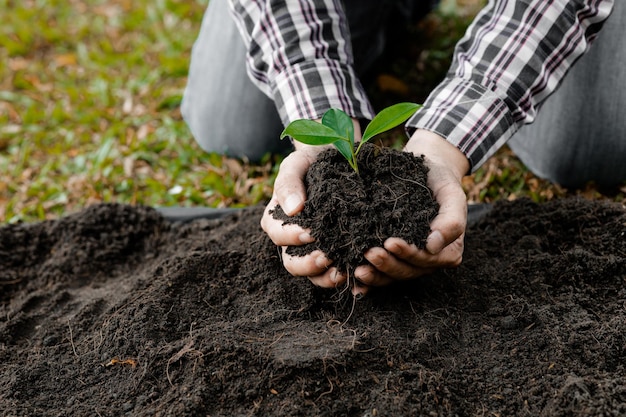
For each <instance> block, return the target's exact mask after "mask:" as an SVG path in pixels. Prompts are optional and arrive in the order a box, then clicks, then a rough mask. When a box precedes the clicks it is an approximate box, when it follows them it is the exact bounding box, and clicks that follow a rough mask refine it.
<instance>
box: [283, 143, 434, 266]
mask: <svg viewBox="0 0 626 417" xmlns="http://www.w3.org/2000/svg"><path fill="white" fill-rule="evenodd" d="M358 166H359V172H358V173H357V172H355V171H354V170H353V169H352V167H350V165H349V164H348V163H347V162H346V160H345V159H344V158H343V156H342V155H341V154H340V153H339V152H338V151H337V150H336V149H329V150H326V151H325V152H323V153H322V154H321V155H320V156H319V157H318V159H317V160H316V161H315V162H314V163H313V164H312V165H311V167H310V168H309V170H308V171H307V175H306V177H305V179H304V185H305V187H306V192H307V201H306V202H305V204H304V209H303V210H302V211H301V212H300V213H298V214H297V215H295V216H293V217H288V216H286V215H285V213H284V211H282V209H281V208H280V206H278V207H277V208H276V210H274V212H273V215H274V217H275V218H278V219H281V220H284V222H285V223H296V224H298V225H300V226H302V227H303V228H305V229H310V230H311V235H312V236H313V237H314V238H315V239H316V240H315V242H313V243H310V244H307V245H303V246H294V247H289V248H288V249H287V253H289V254H292V255H297V256H302V255H305V254H308V253H311V252H313V251H314V250H316V249H319V250H321V251H322V252H324V253H325V254H326V256H328V258H329V259H332V260H333V261H334V265H336V266H337V268H338V269H339V270H340V271H344V272H348V275H349V276H351V275H352V272H353V271H354V269H355V268H356V267H357V266H358V265H361V264H363V263H365V262H367V261H366V259H365V257H364V256H363V254H364V253H365V251H366V250H367V249H369V248H373V247H383V243H384V241H385V240H387V238H390V237H399V238H402V239H404V240H405V241H407V242H409V243H413V244H415V245H416V246H417V247H420V248H423V247H424V245H425V242H426V238H427V237H428V234H429V233H430V226H429V224H430V222H431V220H432V219H433V218H434V217H435V216H436V215H437V212H438V210H439V205H438V204H437V202H436V201H435V199H434V198H433V196H432V193H431V191H430V189H429V188H428V186H427V185H426V182H427V175H428V168H427V167H426V166H425V165H424V158H423V157H417V156H414V155H413V154H411V153H407V152H401V151H399V150H396V149H392V148H387V147H379V146H376V145H374V144H372V143H369V142H368V143H364V144H363V145H362V148H361V150H360V152H359V154H358Z"/></svg>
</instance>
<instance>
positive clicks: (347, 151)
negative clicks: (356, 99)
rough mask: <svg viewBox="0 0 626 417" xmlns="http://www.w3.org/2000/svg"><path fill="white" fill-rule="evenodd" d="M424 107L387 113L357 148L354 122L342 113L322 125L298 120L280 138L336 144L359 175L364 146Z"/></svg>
mask: <svg viewBox="0 0 626 417" xmlns="http://www.w3.org/2000/svg"><path fill="white" fill-rule="evenodd" d="M420 107H422V106H421V105H420V104H415V103H398V104H394V105H393V106H389V107H387V108H385V109H383V110H382V111H380V113H378V114H377V115H376V117H374V119H372V121H371V122H370V123H369V124H368V125H367V127H366V128H365V132H363V136H362V137H361V141H360V143H359V144H358V146H357V147H356V148H355V142H354V125H353V124H352V119H351V118H350V116H348V115H347V114H346V113H345V112H344V111H342V110H339V109H329V110H328V111H326V113H324V115H323V116H322V122H321V123H318V122H316V121H313V120H307V119H299V120H294V121H293V122H291V123H289V125H288V126H287V127H286V128H285V130H283V133H282V134H281V135H280V138H281V139H283V138H284V137H286V136H290V137H292V138H293V139H294V140H297V141H298V142H301V143H304V144H307V145H329V144H332V145H333V146H335V148H337V150H338V151H339V152H340V153H341V154H342V155H343V156H344V158H346V159H347V160H348V163H349V164H350V166H351V167H352V169H354V170H355V171H356V172H357V173H358V172H359V167H358V165H357V155H358V154H359V151H360V150H361V146H362V145H363V144H364V143H365V142H367V141H368V140H370V139H372V138H373V137H374V136H376V135H378V134H380V133H383V132H386V131H388V130H390V129H393V128H394V127H396V126H398V125H400V124H402V123H404V122H405V121H407V120H408V118H409V117H411V116H412V115H413V114H414V113H415V112H416V111H417V110H418V109H419V108H420Z"/></svg>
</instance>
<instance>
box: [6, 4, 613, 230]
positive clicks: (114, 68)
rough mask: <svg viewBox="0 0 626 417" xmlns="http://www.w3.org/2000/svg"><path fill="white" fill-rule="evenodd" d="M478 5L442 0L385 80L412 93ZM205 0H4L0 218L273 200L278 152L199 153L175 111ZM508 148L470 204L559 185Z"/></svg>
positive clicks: (479, 179)
mask: <svg viewBox="0 0 626 417" xmlns="http://www.w3.org/2000/svg"><path fill="white" fill-rule="evenodd" d="M476 1H477V0H464V1H462V0H457V1H456V3H455V2H454V1H450V0H447V1H446V2H445V3H444V4H445V5H446V7H447V10H448V12H447V13H448V14H449V15H448V16H447V18H446V19H445V21H446V22H448V23H446V24H445V25H444V24H441V23H442V22H443V21H444V19H442V16H441V13H440V14H439V15H436V16H433V18H432V19H431V20H429V21H427V22H426V23H425V24H424V26H422V27H421V28H420V31H421V33H422V34H426V39H427V40H428V41H427V43H426V44H425V45H424V46H423V48H422V49H420V51H419V59H418V60H417V61H415V62H408V61H407V60H406V59H405V60H404V61H399V62H398V63H396V64H394V65H396V68H395V73H394V72H392V79H393V78H395V79H396V80H395V81H398V80H397V79H399V82H400V83H401V86H402V85H409V88H408V90H409V91H412V92H415V91H414V90H415V86H421V88H425V87H428V86H430V85H432V83H433V82H436V81H437V80H438V79H439V77H441V76H442V73H443V71H445V68H446V66H447V63H448V62H449V57H450V54H451V51H452V46H453V45H454V42H455V40H456V38H457V37H458V36H460V35H461V33H462V30H463V28H464V27H465V25H466V24H467V22H468V21H469V18H468V17H467V13H465V11H466V10H467V7H469V8H470V9H471V7H472V6H473V4H474V3H476ZM206 4H207V1H206V0H205V1H198V0H197V1H193V0H150V1H148V0H132V1H131V0H106V1H105V0H45V1H44V0H22V1H19V2H17V1H9V0H0V21H2V22H3V24H2V26H0V221H2V222H9V223H13V222H19V221H35V220H42V219H49V218H55V217H58V216H62V215H64V214H67V213H69V212H72V211H76V210H79V209H81V208H83V207H85V206H87V205H90V204H94V203H99V202H120V203H130V204H145V205H152V206H170V205H180V206H195V205H201V206H208V207H226V206H230V207H238V206H247V205H253V204H257V203H259V202H263V201H265V200H266V199H268V198H269V196H270V195H271V190H272V184H273V180H274V178H275V175H276V170H277V167H278V164H279V162H280V157H278V156H272V155H268V156H267V158H266V159H265V160H264V161H263V162H262V163H260V164H256V165H252V164H249V163H246V162H245V161H239V160H234V159H230V158H225V157H223V156H220V155H216V154H208V153H206V152H204V151H202V150H201V149H200V148H199V147H198V146H197V144H196V143H195V141H194V140H193V138H192V136H191V134H190V133H189V131H188V129H187V126H186V125H185V123H184V122H183V120H182V118H181V116H180V112H179V109H178V108H179V104H180V100H181V96H182V92H183V89H184V86H185V81H186V74H187V68H188V63H189V56H190V50H191V46H192V44H193V41H194V40H195V37H196V34H197V32H198V30H199V27H200V23H201V19H202V15H203V13H204V9H205V7H206ZM460 4H461V5H464V7H457V6H458V5H460ZM468 5H469V6H468ZM433 19H434V21H435V23H437V19H440V20H439V21H438V23H439V24H438V25H437V24H433ZM428 22H430V26H429V23H428ZM446 25H447V26H446ZM437 28H439V29H437ZM386 82H388V79H387V81H386ZM382 87H384V85H383V84H380V83H379V84H378V86H377V88H378V91H379V93H381V94H386V92H385V88H382ZM373 96H376V93H375V92H374V93H373ZM506 152H507V151H506V150H504V151H502V152H501V153H499V154H498V155H497V156H496V157H495V158H494V159H493V160H492V161H490V162H489V163H487V164H486V165H485V167H484V168H483V169H481V171H479V172H478V173H477V174H476V175H475V176H473V177H468V179H467V181H466V184H465V185H466V189H467V191H468V195H469V196H470V199H473V200H474V201H490V200H493V199H497V198H512V196H513V197H515V196H519V195H531V196H532V197H533V198H535V199H538V200H540V199H547V198H552V197H553V196H558V195H561V193H563V192H564V191H563V190H559V189H558V188H556V187H554V186H552V185H551V184H548V183H544V182H541V181H540V180H538V179H535V178H534V177H532V176H531V175H530V174H529V173H528V172H527V171H526V170H525V169H524V168H523V166H522V165H521V164H519V163H518V162H516V160H515V158H514V156H512V155H510V154H507V153H506ZM476 184H479V185H480V189H478V186H477V185H476ZM617 198H622V199H623V196H621V197H619V196H618V197H617Z"/></svg>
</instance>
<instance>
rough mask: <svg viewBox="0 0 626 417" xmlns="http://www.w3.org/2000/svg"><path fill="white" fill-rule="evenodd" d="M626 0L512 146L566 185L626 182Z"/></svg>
mask: <svg viewBox="0 0 626 417" xmlns="http://www.w3.org/2000/svg"><path fill="white" fill-rule="evenodd" d="M625 24H626V2H625V1H624V0H617V1H616V2H615V8H614V10H613V13H612V15H611V17H609V19H608V20H607V22H606V23H605V25H604V28H603V29H602V31H601V32H600V34H599V35H598V38H597V39H596V41H595V42H594V44H593V45H592V46H591V49H590V51H589V52H588V53H587V54H586V55H584V56H583V57H582V58H581V59H580V60H579V62H577V63H576V65H575V66H574V67H573V68H572V69H571V71H570V72H569V74H568V75H567V77H565V80H564V81H563V83H562V85H561V87H560V88H559V89H558V90H557V92H556V93H555V94H553V95H552V96H551V97H550V98H548V100H546V102H545V103H544V105H543V107H542V108H541V109H540V111H539V114H538V116H537V119H536V120H535V122H534V123H533V124H530V125H527V126H525V127H523V128H522V129H521V130H520V131H519V132H518V133H517V134H516V135H515V136H514V137H513V138H512V139H511V140H510V141H509V146H510V147H511V149H512V150H513V152H515V154H516V155H517V156H518V157H519V158H520V159H521V160H522V162H524V164H525V165H526V166H527V167H528V168H529V169H530V170H531V171H532V172H534V173H535V174H536V175H538V176H539V177H542V178H547V179H549V180H552V181H554V182H556V183H559V184H561V185H563V186H566V187H580V186H583V185H584V184H585V183H586V182H588V181H595V182H596V183H597V184H598V185H600V186H606V187H611V186H614V185H617V184H619V183H621V182H623V181H626V43H625V41H626V31H624V25H625Z"/></svg>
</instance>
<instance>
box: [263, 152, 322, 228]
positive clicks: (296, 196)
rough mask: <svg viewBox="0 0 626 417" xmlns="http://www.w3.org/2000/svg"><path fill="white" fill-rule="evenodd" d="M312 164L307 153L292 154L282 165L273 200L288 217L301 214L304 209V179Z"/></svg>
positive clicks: (275, 184) (277, 177) (275, 183)
mask: <svg viewBox="0 0 626 417" xmlns="http://www.w3.org/2000/svg"><path fill="white" fill-rule="evenodd" d="M312 162H313V161H312V160H311V158H310V157H309V156H308V155H307V154H306V153H304V152H292V153H291V154H289V156H287V157H286V158H285V159H284V160H283V162H282V163H281V164H280V169H279V171H278V174H277V176H276V181H275V182H274V195H273V199H274V200H276V202H277V203H278V204H279V205H280V206H281V207H282V209H283V211H284V212H285V214H287V215H288V216H293V215H294V214H296V213H299V212H300V211H301V210H302V208H303V207H304V201H305V200H306V190H305V188H304V182H303V179H304V175H305V174H306V172H307V170H308V169H309V166H310V165H311V163H312Z"/></svg>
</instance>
